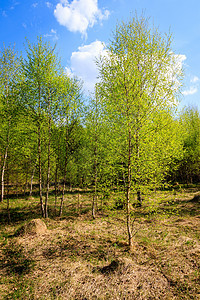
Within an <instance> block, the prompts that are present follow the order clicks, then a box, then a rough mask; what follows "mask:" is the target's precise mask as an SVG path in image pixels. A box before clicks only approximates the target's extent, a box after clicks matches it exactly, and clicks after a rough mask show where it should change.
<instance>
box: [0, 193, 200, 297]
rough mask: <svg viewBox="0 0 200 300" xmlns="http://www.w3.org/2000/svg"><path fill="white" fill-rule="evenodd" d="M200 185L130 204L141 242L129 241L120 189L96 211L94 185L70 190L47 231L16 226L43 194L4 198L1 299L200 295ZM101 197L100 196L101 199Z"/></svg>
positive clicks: (35, 211)
mask: <svg viewBox="0 0 200 300" xmlns="http://www.w3.org/2000/svg"><path fill="white" fill-rule="evenodd" d="M197 194H198V189H197V188H194V187H193V188H190V189H189V188H188V189H185V190H184V189H180V190H179V191H177V192H174V191H165V192H157V193H152V194H151V195H150V196H149V197H146V199H145V202H144V206H143V207H142V208H137V207H134V205H133V207H132V215H133V216H132V218H133V233H134V238H135V248H134V249H133V251H132V252H131V253H130V252H129V249H128V245H127V235H126V226H125V222H124V221H125V217H124V212H123V210H120V209H115V208H116V202H119V200H120V199H121V197H122V195H119V194H118V195H116V194H115V195H111V198H110V199H107V200H106V202H107V203H106V206H105V205H104V206H103V210H99V212H98V214H97V217H96V219H95V220H93V219H92V217H91V209H90V207H91V199H92V196H91V195H90V194H89V193H82V194H81V200H80V207H78V200H77V199H78V193H76V192H74V193H69V194H66V196H65V206H64V212H63V217H62V218H58V217H55V215H54V213H55V212H54V204H53V201H54V199H53V196H52V197H51V198H50V218H49V219H46V220H44V222H45V223H46V225H47V228H48V230H47V231H46V232H45V233H43V234H36V235H30V234H28V233H27V234H23V235H21V236H17V235H16V234H15V233H16V231H17V229H18V228H20V226H22V225H23V224H24V223H25V222H28V221H30V220H32V219H35V218H38V217H40V206H39V205H38V203H39V199H38V198H37V197H35V198H31V199H12V200H10V219H11V222H10V224H9V223H8V215H7V211H6V203H3V204H0V205H1V206H0V243H1V245H0V299H45V300H46V299H77V300H78V299H82V300H86V299H88V300H89V299H116V300H117V299H152V300H153V299H169V300H171V299H200V211H199V209H200V197H195V196H196V195H197ZM99 201H100V200H99Z"/></svg>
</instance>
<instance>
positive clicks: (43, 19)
mask: <svg viewBox="0 0 200 300" xmlns="http://www.w3.org/2000/svg"><path fill="white" fill-rule="evenodd" d="M135 11H137V13H138V15H141V13H142V12H144V14H145V16H146V17H150V18H151V20H152V21H153V22H154V24H155V26H156V27H159V30H160V31H161V32H162V33H163V34H164V33H165V32H169V30H170V31H171V32H172V34H173V38H174V39H173V51H174V52H175V53H176V54H179V55H181V56H180V57H181V64H182V65H183V68H184V71H185V79H184V86H183V89H182V97H181V106H183V105H193V106H198V107H199V108H200V1H199V0H190V1H188V0H68V1H67V0H48V1H45V0H0V28H1V29H0V47H1V49H2V47H3V44H5V45H6V46H8V45H9V44H11V45H14V44H15V47H16V49H17V50H18V51H22V52H23V51H24V44H25V38H28V40H29V41H30V42H35V41H36V38H37V36H43V38H44V39H45V40H48V41H50V42H51V43H52V45H53V44H55V43H56V44H57V52H58V54H59V56H60V57H61V62H62V64H63V66H64V67H65V68H66V71H67V72H69V73H73V74H76V75H77V76H79V77H81V78H82V79H83V80H84V81H85V85H84V87H85V90H86V91H87V90H92V87H93V84H94V82H95V81H96V78H95V77H96V75H97V70H96V66H95V63H94V57H95V56H96V55H98V54H99V53H101V52H103V51H104V48H103V45H102V42H104V43H105V44H106V43H108V41H109V38H110V37H111V32H112V30H114V29H115V26H116V23H117V21H119V22H120V21H122V20H125V21H126V20H128V19H129V17H130V15H131V13H132V14H133V15H134V13H135Z"/></svg>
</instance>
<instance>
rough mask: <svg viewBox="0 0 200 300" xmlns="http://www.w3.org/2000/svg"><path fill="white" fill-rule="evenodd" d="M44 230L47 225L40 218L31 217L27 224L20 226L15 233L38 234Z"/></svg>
mask: <svg viewBox="0 0 200 300" xmlns="http://www.w3.org/2000/svg"><path fill="white" fill-rule="evenodd" d="M46 231H47V226H46V224H45V223H44V222H43V221H42V220H41V219H33V220H31V221H30V222H28V223H27V224H25V225H23V226H22V227H20V228H19V229H18V230H17V232H16V235H17V236H18V235H26V234H29V235H39V234H43V233H45V232H46Z"/></svg>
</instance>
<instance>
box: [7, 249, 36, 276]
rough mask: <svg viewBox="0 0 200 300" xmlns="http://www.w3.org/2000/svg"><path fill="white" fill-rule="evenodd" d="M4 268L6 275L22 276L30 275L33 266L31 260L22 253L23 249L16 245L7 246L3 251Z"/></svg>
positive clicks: (33, 263)
mask: <svg viewBox="0 0 200 300" xmlns="http://www.w3.org/2000/svg"><path fill="white" fill-rule="evenodd" d="M3 254H4V259H5V261H4V267H5V268H6V271H7V273H8V274H10V275H11V274H17V275H24V274H28V273H30V272H31V271H32V270H33V268H34V265H35V262H34V260H33V259H31V258H30V257H28V256H27V255H26V254H25V253H24V249H23V247H22V246H21V245H18V244H17V243H10V244H8V245H7V246H6V247H5V248H4V251H3Z"/></svg>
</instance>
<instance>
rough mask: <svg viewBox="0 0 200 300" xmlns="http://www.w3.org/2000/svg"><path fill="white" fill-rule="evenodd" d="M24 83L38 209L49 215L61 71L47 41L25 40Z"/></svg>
mask: <svg viewBox="0 0 200 300" xmlns="http://www.w3.org/2000/svg"><path fill="white" fill-rule="evenodd" d="M22 72H23V74H24V77H25V79H24V84H23V88H22V97H23V100H24V106H25V107H26V108H27V109H28V110H29V112H30V114H31V116H32V120H33V121H34V123H35V124H36V127H37V137H38V155H37V157H38V170H39V193H40V204H41V212H42V216H43V217H48V210H47V203H48V193H49V182H50V159H51V155H50V152H51V126H52V118H53V115H54V110H55V107H56V102H57V101H58V97H57V86H58V81H57V78H58V77H59V76H60V75H61V74H63V71H62V69H61V67H60V62H59V59H58V57H57V55H56V53H55V47H54V48H52V47H51V46H50V45H49V44H48V43H45V42H43V40H42V38H38V40H37V43H36V44H30V43H29V42H28V47H27V58H26V59H24V60H23V62H22ZM46 146H47V155H46V157H47V171H46V174H47V176H46V177H47V189H46V198H45V204H44V202H43V192H42V173H43V172H42V160H43V158H44V149H45V148H46Z"/></svg>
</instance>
